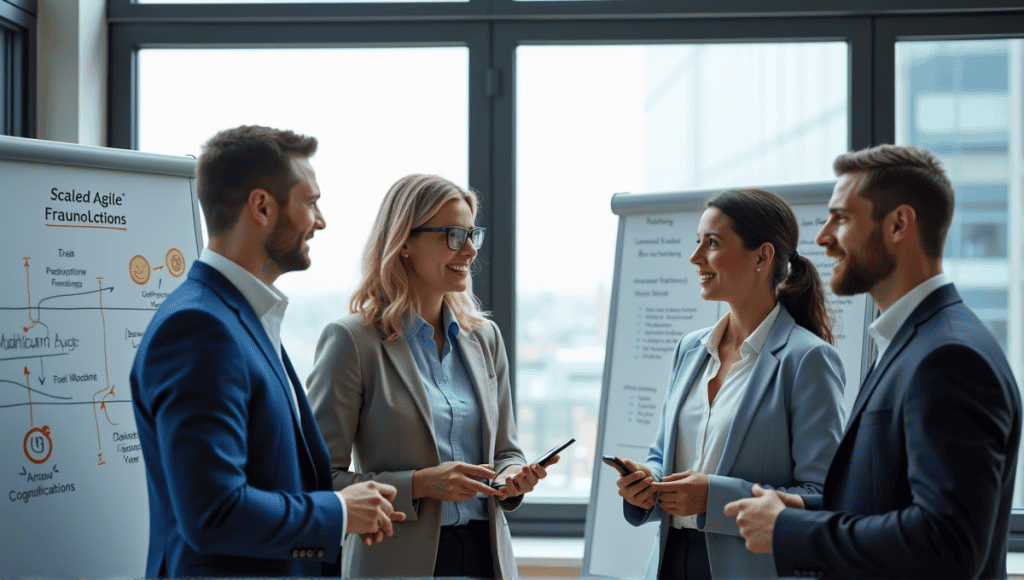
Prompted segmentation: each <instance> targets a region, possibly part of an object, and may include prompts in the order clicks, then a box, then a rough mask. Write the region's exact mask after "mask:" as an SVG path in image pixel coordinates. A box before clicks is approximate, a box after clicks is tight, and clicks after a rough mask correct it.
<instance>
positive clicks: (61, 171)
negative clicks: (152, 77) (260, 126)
mask: <svg viewBox="0 0 1024 580" xmlns="http://www.w3.org/2000/svg"><path fill="white" fill-rule="evenodd" d="M194 168H195V160H194V159H192V158H186V157H181V158H178V157H167V156H162V155H151V154H145V153H139V152H136V151H124V150H117V149H106V148H101V147H86V146H80V145H71V144H66V143H55V142H47V141H37V140H33V139H21V138H14V137H2V136H0V175H2V176H3V179H0V199H3V200H4V211H3V212H0V240H2V243H0V271H2V272H3V287H2V289H0V435H2V440H0V482H2V483H0V485H2V490H3V494H4V498H3V500H4V501H3V502H2V507H0V522H3V523H2V526H3V530H4V534H3V537H4V541H3V542H0V577H5V578H6V577H25V576H34V577H68V578H72V577H77V578H81V577H95V578H99V577H126V578H127V577H131V578H141V577H143V576H144V575H145V565H146V552H147V549H148V539H149V504H148V498H147V488H146V472H145V466H144V464H143V459H142V451H141V449H140V447H139V441H138V435H137V431H136V428H135V416H134V413H133V410H132V402H131V389H130V387H129V384H128V374H129V370H130V368H131V364H132V360H133V359H134V357H135V349H136V348H137V347H138V344H139V341H140V340H141V337H142V333H143V332H144V331H145V330H146V326H147V325H148V324H149V320H150V318H152V316H153V313H154V312H155V311H156V308H157V307H158V306H159V305H160V303H161V302H162V301H163V299H164V298H165V297H166V296H167V294H169V293H170V292H171V291H172V290H173V289H174V288H176V287H177V286H178V284H179V283H180V282H182V281H183V280H184V279H185V275H186V274H187V272H188V268H189V267H190V266H191V264H192V262H193V261H195V259H196V258H197V257H198V255H199V254H198V252H199V247H200V245H201V243H202V238H201V230H200V229H199V228H200V225H199V208H198V204H197V200H196V196H195V194H194V192H193V187H192V182H193V179H192V175H193V171H194Z"/></svg>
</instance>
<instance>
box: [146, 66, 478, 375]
mask: <svg viewBox="0 0 1024 580" xmlns="http://www.w3.org/2000/svg"><path fill="white" fill-rule="evenodd" d="M138 59H139V149H141V150H143V151H150V152H154V153H165V154H175V155H185V154H191V155H198V154H199V150H200V147H201V146H202V144H203V143H204V142H205V141H206V140H207V139H209V138H210V137H211V136H213V134H214V133H216V132H217V131H219V130H221V129H224V128H227V127H233V126H236V125H242V124H260V125H268V126H271V127H281V128H288V129H292V130H294V131H297V132H300V133H306V134H310V135H314V136H316V137H317V139H318V140H319V142H320V147H319V149H318V151H317V153H316V154H315V155H314V157H313V159H312V162H313V168H314V170H315V171H316V174H317V182H318V183H319V185H320V189H321V192H322V198H321V201H320V203H319V205H320V209H321V211H322V212H323V214H324V218H325V221H326V222H327V228H326V229H324V230H323V231H322V232H318V233H317V234H316V237H315V239H314V240H313V241H312V242H311V243H310V248H311V256H312V259H313V263H314V265H315V267H313V268H311V269H309V270H306V271H304V272H296V273H292V274H289V275H288V276H283V277H281V278H280V279H279V280H278V282H277V286H278V287H279V288H280V289H281V291H282V292H284V293H285V294H286V295H287V296H288V297H289V306H288V315H287V316H285V318H284V322H283V325H282V328H281V341H282V344H284V345H286V347H287V349H288V351H289V356H290V357H291V360H292V362H293V363H294V366H295V371H296V373H297V374H298V376H299V377H300V379H302V380H305V377H307V376H308V375H309V372H310V371H311V370H312V368H313V359H314V354H315V350H316V343H317V339H318V338H319V337H320V332H321V331H322V330H323V328H324V327H325V326H326V325H327V324H328V323H329V322H331V321H332V320H336V319H338V318H341V317H343V316H347V315H348V312H349V311H348V299H349V296H350V295H351V293H352V291H353V290H354V289H355V286H356V284H358V282H359V272H360V269H361V258H362V250H363V246H364V244H365V243H366V237H367V236H368V235H369V232H370V226H371V225H372V223H373V219H374V217H375V216H376V215H377V209H378V208H379V207H380V202H381V200H382V199H383V198H384V194H385V193H386V192H387V190H388V188H389V187H390V186H391V184H392V183H394V182H395V181H396V180H398V178H400V177H402V176H404V175H406V174H408V173H413V172H424V173H437V174H439V175H443V176H445V177H448V178H449V179H451V180H453V181H455V182H456V183H460V184H463V185H465V184H466V183H467V182H468V170H467V164H468V143H467V136H468V134H469V129H468V114H467V108H468V105H467V95H468V93H469V91H468V89H467V77H468V75H467V67H468V55H467V49H466V48H464V47H435V48H377V49H346V48H335V49H231V50H227V49H199V50H184V49H144V50H141V51H139V57H138ZM325 71H326V72H325ZM269 79H276V80H273V82H271V81H270V80H269ZM410 87H415V90H410ZM211 95H220V96H221V97H222V98H211Z"/></svg>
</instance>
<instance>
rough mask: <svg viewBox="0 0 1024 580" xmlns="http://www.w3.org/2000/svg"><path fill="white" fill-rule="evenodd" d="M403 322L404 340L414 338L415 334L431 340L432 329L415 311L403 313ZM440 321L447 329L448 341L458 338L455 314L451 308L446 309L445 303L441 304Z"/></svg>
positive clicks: (457, 322)
mask: <svg viewBox="0 0 1024 580" xmlns="http://www.w3.org/2000/svg"><path fill="white" fill-rule="evenodd" d="M403 318H404V321H403V324H402V328H403V330H402V333H403V334H404V335H405V337H406V339H408V338H410V337H414V336H416V335H417V334H424V333H425V335H426V337H427V338H433V336H434V327H433V326H431V325H430V324H429V323H427V321H426V320H424V319H423V317H422V316H420V315H419V313H418V312H416V311H415V310H410V311H408V312H406V313H405V316H404V317H403ZM441 320H443V321H444V322H443V324H444V327H445V328H447V329H448V332H447V333H446V334H447V336H448V338H449V339H450V340H453V341H454V340H455V339H456V338H458V337H459V332H460V330H461V329H460V328H459V321H458V320H456V319H455V314H454V313H453V312H452V310H451V308H449V307H448V303H447V302H442V303H441Z"/></svg>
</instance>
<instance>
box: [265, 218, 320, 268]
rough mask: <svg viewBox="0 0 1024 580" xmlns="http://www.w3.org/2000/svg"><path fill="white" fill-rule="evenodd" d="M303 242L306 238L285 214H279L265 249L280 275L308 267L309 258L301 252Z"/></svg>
mask: <svg viewBox="0 0 1024 580" xmlns="http://www.w3.org/2000/svg"><path fill="white" fill-rule="evenodd" d="M305 241H306V237H305V236H304V235H302V233H301V232H299V231H298V230H297V228H296V227H295V222H293V221H292V219H291V218H290V217H289V216H288V214H287V213H286V212H281V217H280V218H279V219H278V220H277V224H276V225H275V226H274V231H273V232H271V234H270V239H269V240H267V243H266V246H265V249H266V251H267V255H268V256H270V259H271V260H273V261H274V263H275V264H277V267H278V269H279V270H280V271H281V273H282V274H283V273H285V272H295V271H298V270H305V269H306V268H309V265H310V260H309V257H308V256H307V255H306V253H305V252H303V251H302V245H303V244H304V243H305Z"/></svg>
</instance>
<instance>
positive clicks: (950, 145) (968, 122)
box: [896, 39, 1024, 507]
mask: <svg viewBox="0 0 1024 580" xmlns="http://www.w3.org/2000/svg"><path fill="white" fill-rule="evenodd" d="M1022 62H1024V40H1010V39H1004V40H940V41H907V42H899V43H897V44H896V142H897V143H905V144H911V145H920V146H923V147H926V148H928V149H930V150H931V151H932V152H933V153H935V154H936V155H937V156H938V157H939V159H940V160H941V161H942V163H943V166H944V167H945V169H946V172H947V173H948V175H949V178H950V180H952V182H953V186H954V188H955V189H956V195H957V200H956V211H955V212H954V214H953V223H952V225H951V226H950V230H949V235H948V236H947V238H946V247H945V253H944V255H943V268H944V270H945V271H946V272H948V273H949V274H950V276H951V277H952V278H953V281H954V282H955V283H956V285H957V287H958V288H959V290H960V293H961V295H962V296H963V299H964V302H965V303H966V304H967V305H968V306H970V308H971V309H972V310H973V311H974V313H975V314H977V315H978V317H979V318H981V320H982V321H983V322H984V323H985V324H986V326H988V328H989V330H991V331H992V333H993V334H994V335H995V336H996V339H997V340H998V341H999V343H1000V344H1001V345H1002V347H1003V349H1004V350H1005V351H1006V353H1007V358H1009V360H1010V364H1011V367H1012V368H1013V371H1014V374H1015V375H1016V377H1017V383H1018V385H1020V384H1024V383H1022V382H1021V379H1022V378H1024V356H1022V353H1024V328H1022V326H1024V308H1022V305H1024V296H1022V292H1024V284H1022V282H1024V266H1022V263H1021V259H1022V256H1021V252H1020V248H1021V247H1022V245H1024V234H1022V228H1024V223H1022V221H1024V182H1022V177H1021V175H1022V174H1021V165H1022V164H1024V143H1022V138H1021V118H1022V109H1024V90H1022V88H1024V81H1022V76H1024V74H1022V72H1021V63H1022ZM1017 481H1018V483H1017V486H1018V487H1017V493H1016V494H1015V497H1014V507H1024V495H1022V493H1021V491H1022V489H1021V476H1020V472H1019V471H1018V477H1017Z"/></svg>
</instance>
